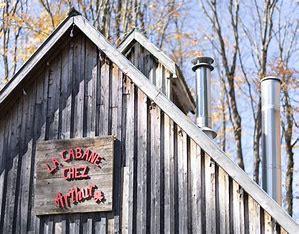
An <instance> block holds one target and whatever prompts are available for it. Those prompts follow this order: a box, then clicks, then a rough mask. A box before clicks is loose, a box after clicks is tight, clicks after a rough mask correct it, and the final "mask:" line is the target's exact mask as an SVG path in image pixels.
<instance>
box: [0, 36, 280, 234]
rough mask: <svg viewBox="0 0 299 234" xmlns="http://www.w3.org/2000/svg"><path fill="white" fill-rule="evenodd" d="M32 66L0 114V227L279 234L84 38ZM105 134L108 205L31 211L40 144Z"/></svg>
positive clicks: (50, 230)
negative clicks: (110, 155) (110, 142)
mask: <svg viewBox="0 0 299 234" xmlns="http://www.w3.org/2000/svg"><path fill="white" fill-rule="evenodd" d="M134 59H135V62H138V63H139V62H140V64H139V65H138V66H139V68H140V67H146V66H147V61H143V60H140V59H139V58H138V57H136V58H134ZM38 71H39V72H35V74H31V76H32V77H31V79H30V82H27V83H26V84H24V85H23V89H22V90H20V91H19V92H18V93H16V94H14V100H13V101H12V102H10V103H7V106H6V108H2V112H1V116H0V154H1V161H0V173H1V174H0V205H1V213H0V232H1V233H26V232H33V233H114V232H116V233H117V232H123V233H276V232H280V231H283V230H280V227H279V225H278V224H276V222H275V220H272V219H271V216H270V215H269V214H267V213H266V212H265V211H264V210H263V209H262V208H261V207H260V206H259V205H258V204H257V203H256V202H255V201H254V199H252V198H251V197H250V196H248V194H247V193H246V192H244V191H243V189H242V188H240V186H239V185H238V184H237V183H236V182H235V181H234V180H233V179H232V178H230V177H229V176H228V174H227V173H226V172H225V171H224V170H222V169H221V168H219V166H218V165H217V163H215V162H214V161H213V160H212V159H211V158H210V157H209V155H207V154H206V153H205V152H204V151H203V150H201V148H200V147H199V146H198V145H196V144H195V142H194V141H193V140H192V139H191V138H190V137H189V136H188V135H187V134H186V133H185V132H184V131H182V129H181V128H180V127H179V126H178V125H177V124H175V123H174V122H173V121H172V120H171V119H170V118H169V117H168V116H167V114H166V113H164V112H163V111H161V110H160V108H159V107H158V106H156V105H155V103H152V102H151V100H149V99H148V97H147V96H146V95H145V94H144V93H143V92H142V91H140V90H139V89H138V87H136V86H135V85H134V84H133V83H132V82H131V80H130V78H129V77H126V75H124V74H123V73H122V72H121V71H120V70H119V69H118V68H117V66H115V65H114V64H112V63H111V61H110V60H109V59H108V58H107V57H106V56H105V54H104V53H102V52H101V51H99V50H98V49H97V48H96V47H95V45H93V44H92V43H91V42H90V41H89V40H87V39H86V38H85V37H84V36H82V35H81V34H78V35H76V36H75V37H74V38H73V39H72V41H68V42H65V44H64V45H63V46H62V48H61V49H59V50H56V53H55V54H53V55H52V59H51V60H48V61H44V62H43V63H42V64H40V65H39V69H38ZM153 79H154V75H153ZM158 87H160V88H161V89H162V90H163V89H164V88H165V86H163V84H161V85H159V86H158ZM165 92H166V93H167V90H165ZM110 134H114V135H115V136H116V137H117V139H118V141H117V142H116V149H115V150H116V153H115V169H114V170H115V175H114V178H115V180H114V189H113V191H114V194H113V198H114V201H113V203H114V211H113V212H102V213H89V214H75V215H67V214H65V215H53V216H41V217H36V216H35V215H34V213H33V210H32V208H33V204H34V199H33V198H34V186H35V178H34V171H35V168H34V163H35V150H36V144H37V142H38V141H44V140H49V139H69V138H80V137H93V136H106V135H110Z"/></svg>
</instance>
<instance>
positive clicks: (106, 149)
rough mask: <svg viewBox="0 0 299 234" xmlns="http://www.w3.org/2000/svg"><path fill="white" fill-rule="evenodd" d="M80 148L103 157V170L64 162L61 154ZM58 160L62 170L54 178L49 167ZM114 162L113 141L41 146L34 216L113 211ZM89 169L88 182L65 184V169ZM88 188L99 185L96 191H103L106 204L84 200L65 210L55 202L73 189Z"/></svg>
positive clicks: (59, 142)
mask: <svg viewBox="0 0 299 234" xmlns="http://www.w3.org/2000/svg"><path fill="white" fill-rule="evenodd" d="M77 147H80V148H82V149H83V151H85V150H86V149H89V150H91V151H92V152H96V153H98V154H99V155H100V156H101V157H103V158H104V159H103V161H102V163H101V167H100V168H99V167H98V166H96V165H92V164H91V163H90V162H87V161H82V160H71V161H69V162H65V161H64V160H63V159H62V158H61V152H62V151H63V150H65V149H76V148H77ZM53 157H55V158H56V159H57V160H58V161H59V162H60V165H59V169H58V170H57V172H55V174H51V173H49V172H48V171H47V166H46V165H47V164H48V165H51V167H52V168H53V164H52V163H51V162H52V161H51V159H52V158H53ZM113 158H114V138H113V137H106V138H84V139H69V140H51V141H45V142H40V143H38V145H37V150H36V165H35V167H36V177H37V178H36V191H35V197H34V199H35V207H34V210H35V214H36V215H46V214H58V213H84V212H95V211H110V210H112V205H113V203H112V193H113ZM82 165H85V166H88V167H89V171H88V176H89V179H83V180H71V181H69V180H66V179H65V178H64V177H63V176H64V175H63V169H65V168H71V167H79V166H82ZM88 185H96V186H97V188H96V189H95V190H99V191H102V192H103V193H104V196H105V201H104V202H103V203H102V202H101V203H99V204H97V203H95V201H94V200H93V199H90V200H85V201H84V202H83V203H79V204H77V205H73V204H71V205H70V207H68V208H66V209H62V208H60V207H57V205H55V203H54V199H55V197H56V194H57V193H58V192H61V193H62V194H63V195H64V194H66V193H68V191H69V190H70V189H72V188H73V187H78V188H79V189H82V188H85V187H87V186H88Z"/></svg>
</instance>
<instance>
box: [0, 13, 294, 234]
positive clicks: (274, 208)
mask: <svg viewBox="0 0 299 234" xmlns="http://www.w3.org/2000/svg"><path fill="white" fill-rule="evenodd" d="M72 25H75V26H76V27H78V28H79V29H80V30H81V31H82V32H83V33H84V34H85V35H86V37H88V38H89V39H90V40H91V41H92V42H93V43H94V44H95V45H96V46H97V47H98V48H99V49H100V50H102V51H103V52H104V53H105V54H106V55H107V57H108V58H109V59H110V60H111V61H112V62H113V63H114V64H116V65H117V66H118V67H119V69H120V70H122V72H123V73H125V74H126V75H127V76H128V77H130V79H131V80H132V81H133V83H134V84H135V85H136V86H137V87H138V88H139V89H140V90H141V91H142V92H144V93H145V94H146V95H147V96H148V98H150V99H151V100H152V101H153V102H155V103H156V105H157V106H159V107H160V109H161V110H162V111H164V112H165V113H166V114H167V115H168V116H169V117H170V118H171V119H172V120H173V121H174V122H175V123H176V124H177V125H178V126H180V128H181V129H182V130H183V131H185V132H186V134H187V135H188V136H189V137H190V138H191V139H192V140H193V141H194V142H195V143H196V144H198V145H199V146H200V147H201V148H202V149H203V150H204V151H205V152H206V153H207V154H208V155H209V156H210V157H211V158H212V159H213V160H214V161H215V162H216V163H217V164H218V165H219V166H220V167H221V168H222V169H223V170H224V171H226V173H227V174H228V175H229V176H230V177H231V178H232V179H233V180H235V181H236V182H237V183H238V184H239V185H240V186H241V187H242V188H243V189H244V190H245V191H246V192H247V193H248V194H249V195H250V196H251V197H252V198H253V199H254V200H255V201H256V202H257V203H259V204H260V206H261V207H262V208H263V209H264V210H265V211H267V212H268V213H269V214H270V215H271V216H272V217H273V219H275V220H276V221H277V222H278V223H279V225H281V226H282V227H283V228H284V229H285V230H286V231H287V232H289V233H297V231H298V228H299V225H298V224H297V223H296V222H295V221H294V220H293V219H292V218H291V217H290V216H289V215H288V214H287V213H286V212H285V211H284V210H283V209H282V208H281V207H280V206H279V205H278V204H277V203H276V202H275V201H274V200H273V199H272V198H271V197H269V196H268V194H267V193H266V192H264V190H263V189H262V188H261V187H259V186H258V185H257V184H256V183H255V182H254V181H253V180H251V179H250V177H249V176H248V175H247V174H246V172H244V171H243V170H242V169H241V168H240V167H238V166H237V165H236V164H235V163H234V162H233V161H232V160H231V159H230V158H229V157H228V156H227V155H226V154H225V153H224V152H223V151H222V150H221V149H220V148H219V147H218V146H217V145H216V144H215V142H214V141H213V140H211V139H210V138H209V137H208V136H207V135H206V134H205V133H204V132H203V131H202V130H201V129H200V128H198V127H197V126H196V125H195V124H194V123H193V122H192V121H191V120H190V118H189V117H188V116H186V115H185V114H184V113H183V112H182V111H181V110H180V109H179V108H178V107H177V106H176V105H175V104H174V103H172V102H171V101H170V100H169V99H168V98H167V97H166V96H165V95H164V94H163V93H162V92H160V91H159V90H158V89H157V88H156V87H155V86H154V85H153V84H152V83H151V82H150V81H149V80H148V79H147V78H146V77H145V76H144V75H143V74H142V73H141V72H140V71H139V70H138V69H137V68H136V67H135V66H134V65H133V64H132V63H131V62H130V61H128V60H127V58H126V57H125V56H124V55H122V54H121V53H120V52H119V51H118V50H117V49H116V48H114V47H113V46H112V45H111V44H110V43H109V42H108V41H107V40H106V39H105V38H104V36H103V35H102V34H101V33H100V32H98V31H97V30H96V29H95V28H94V27H93V26H92V25H91V24H90V23H89V22H88V21H87V19H85V18H84V17H83V16H81V15H76V16H70V17H68V18H67V19H66V20H65V21H64V22H63V23H62V24H61V25H60V26H59V27H58V29H57V30H55V32H54V33H53V34H52V35H51V36H50V37H49V38H48V39H47V40H46V42H45V43H44V44H43V45H42V46H41V47H40V48H39V49H38V50H37V51H36V53H34V55H33V56H32V57H31V58H30V59H29V60H28V61H27V62H26V63H25V64H24V66H23V67H22V68H21V69H20V71H19V72H18V73H17V74H16V75H15V76H14V77H13V79H12V80H11V82H9V83H8V84H7V86H6V87H5V89H4V90H1V92H0V106H1V105H2V104H3V102H4V100H5V99H6V98H7V97H8V96H9V95H10V94H11V92H12V91H13V90H14V89H15V88H16V87H17V86H18V85H19V84H20V82H21V81H22V80H24V79H26V75H27V74H28V73H29V72H30V71H31V70H32V69H33V68H34V66H35V65H36V64H37V62H38V61H39V60H40V59H41V58H43V57H44V56H45V54H46V53H47V52H48V51H49V50H50V48H51V47H52V46H53V45H54V44H55V42H57V41H58V39H59V38H60V37H61V36H62V35H63V34H64V33H65V32H66V31H67V30H68V29H69V28H70V27H72Z"/></svg>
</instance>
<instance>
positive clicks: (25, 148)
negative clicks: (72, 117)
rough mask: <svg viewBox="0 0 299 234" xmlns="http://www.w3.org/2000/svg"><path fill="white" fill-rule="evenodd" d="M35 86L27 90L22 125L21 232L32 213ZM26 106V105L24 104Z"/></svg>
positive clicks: (24, 229) (23, 230)
mask: <svg viewBox="0 0 299 234" xmlns="http://www.w3.org/2000/svg"><path fill="white" fill-rule="evenodd" d="M31 87H33V88H31V89H29V88H28V92H27V98H28V99H27V100H25V102H27V103H28V107H27V108H28V112H27V116H26V120H25V119H23V120H24V121H25V122H22V125H25V126H26V129H25V132H24V134H25V135H23V134H22V138H23V139H24V141H23V142H22V151H21V155H23V156H22V166H21V175H22V176H21V179H20V196H21V203H20V211H19V212H20V215H21V225H20V226H21V229H20V230H21V233H24V232H27V222H28V218H29V217H28V214H30V212H29V209H30V206H31V198H32V196H31V189H32V188H31V182H32V180H31V176H33V168H32V167H33V166H34V165H33V161H32V160H33V159H32V157H33V154H34V152H33V151H32V150H33V147H34V145H35V140H34V138H33V133H34V132H33V130H34V122H35V117H34V114H35V100H36V85H35V83H33V84H32V86H31ZM24 107H26V105H25V106H24ZM57 127H58V125H57Z"/></svg>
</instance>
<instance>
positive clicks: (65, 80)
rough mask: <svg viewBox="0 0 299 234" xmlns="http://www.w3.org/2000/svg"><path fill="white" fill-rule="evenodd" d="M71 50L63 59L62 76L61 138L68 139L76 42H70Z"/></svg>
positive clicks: (69, 134)
mask: <svg viewBox="0 0 299 234" xmlns="http://www.w3.org/2000/svg"><path fill="white" fill-rule="evenodd" d="M68 48H69V51H67V52H66V53H67V55H66V54H65V55H64V56H63V59H62V76H61V97H60V111H61V133H60V138H62V139H68V138H70V137H71V114H72V111H71V107H72V88H73V86H72V70H73V53H74V44H73V42H70V43H69V47H68Z"/></svg>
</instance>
